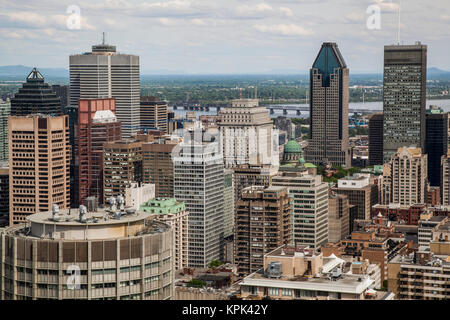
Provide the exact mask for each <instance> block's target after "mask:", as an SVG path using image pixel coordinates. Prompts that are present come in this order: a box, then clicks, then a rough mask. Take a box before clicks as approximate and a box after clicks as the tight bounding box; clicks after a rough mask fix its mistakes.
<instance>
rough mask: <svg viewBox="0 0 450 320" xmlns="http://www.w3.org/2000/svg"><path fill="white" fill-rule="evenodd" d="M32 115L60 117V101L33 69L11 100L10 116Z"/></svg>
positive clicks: (40, 75) (39, 74)
mask: <svg viewBox="0 0 450 320" xmlns="http://www.w3.org/2000/svg"><path fill="white" fill-rule="evenodd" d="M33 113H41V114H48V115H61V114H62V112H61V100H60V99H59V98H58V97H57V96H56V93H55V92H53V90H52V87H50V86H49V85H48V84H47V83H45V82H44V77H43V76H42V74H41V73H40V72H39V71H38V70H37V69H36V68H34V69H33V70H32V71H31V72H30V74H29V75H28V77H27V82H25V83H24V84H23V86H22V88H20V89H19V92H18V93H16V94H15V96H14V98H12V99H11V115H12V116H25V115H29V114H33Z"/></svg>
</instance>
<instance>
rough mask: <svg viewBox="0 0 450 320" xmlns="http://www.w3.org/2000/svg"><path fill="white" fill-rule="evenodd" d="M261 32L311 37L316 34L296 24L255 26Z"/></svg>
mask: <svg viewBox="0 0 450 320" xmlns="http://www.w3.org/2000/svg"><path fill="white" fill-rule="evenodd" d="M254 28H255V29H257V30H258V31H260V32H266V33H271V34H276V35H283V36H310V35H313V34H314V32H313V31H311V30H308V29H305V28H303V27H302V26H299V25H296V24H273V25H261V24H258V25H254Z"/></svg>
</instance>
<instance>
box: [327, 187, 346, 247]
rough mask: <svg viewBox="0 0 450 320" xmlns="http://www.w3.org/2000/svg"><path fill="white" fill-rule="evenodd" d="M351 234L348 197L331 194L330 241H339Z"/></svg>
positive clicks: (329, 212)
mask: <svg viewBox="0 0 450 320" xmlns="http://www.w3.org/2000/svg"><path fill="white" fill-rule="evenodd" d="M349 234H350V211H349V201H348V197H347V196H346V195H343V194H338V195H335V194H331V195H330V196H329V197H328V242H338V241H340V240H342V239H344V238H345V237H347V236H348V235H349Z"/></svg>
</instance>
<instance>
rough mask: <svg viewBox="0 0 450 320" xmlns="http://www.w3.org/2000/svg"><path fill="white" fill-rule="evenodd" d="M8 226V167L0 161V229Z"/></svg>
mask: <svg viewBox="0 0 450 320" xmlns="http://www.w3.org/2000/svg"><path fill="white" fill-rule="evenodd" d="M7 225H9V166H8V162H1V161H0V227H5V226H7Z"/></svg>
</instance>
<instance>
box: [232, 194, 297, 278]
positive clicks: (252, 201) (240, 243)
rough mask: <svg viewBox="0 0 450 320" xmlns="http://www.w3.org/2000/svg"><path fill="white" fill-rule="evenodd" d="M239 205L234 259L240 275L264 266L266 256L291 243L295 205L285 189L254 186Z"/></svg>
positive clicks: (242, 197)
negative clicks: (292, 216)
mask: <svg viewBox="0 0 450 320" xmlns="http://www.w3.org/2000/svg"><path fill="white" fill-rule="evenodd" d="M240 198H241V200H239V201H238V202H237V203H236V234H235V241H234V257H235V264H236V265H237V272H238V273H239V274H245V275H248V274H250V273H253V272H255V271H257V270H259V269H261V268H263V266H264V255H265V254H267V253H269V252H271V251H273V250H275V249H276V248H278V247H280V246H282V245H284V244H290V242H291V240H292V239H291V236H292V231H291V223H290V220H291V214H292V203H291V200H290V197H289V195H288V190H287V188H286V187H274V186H272V187H267V188H265V187H260V186H253V187H248V188H245V189H244V190H242V194H241V197H240Z"/></svg>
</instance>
